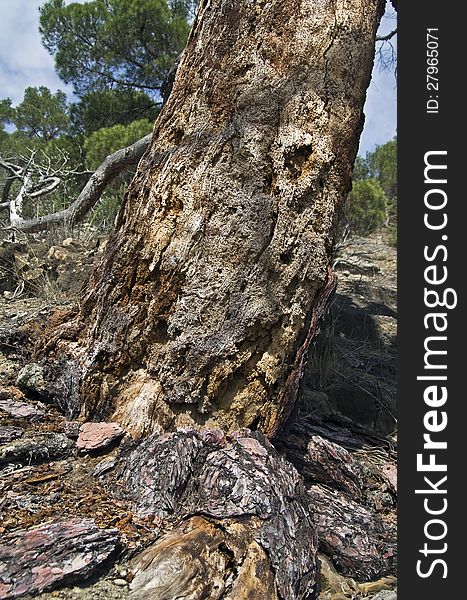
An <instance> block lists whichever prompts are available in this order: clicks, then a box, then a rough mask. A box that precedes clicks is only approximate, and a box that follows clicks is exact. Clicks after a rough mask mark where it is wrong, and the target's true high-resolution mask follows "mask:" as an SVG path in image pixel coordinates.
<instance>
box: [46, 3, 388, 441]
mask: <svg viewBox="0 0 467 600" xmlns="http://www.w3.org/2000/svg"><path fill="white" fill-rule="evenodd" d="M234 4H235V6H234V5H233V4H232V3H231V2H230V0H220V2H219V3H216V10H214V5H212V4H211V3H210V2H205V3H202V4H201V5H200V10H199V13H198V17H197V19H196V22H195V25H194V28H193V31H192V33H191V35H190V39H189V42H188V46H187V50H186V51H185V52H184V53H183V55H182V57H181V60H180V65H179V68H178V70H177V74H176V77H175V81H174V85H173V89H172V93H171V94H170V97H169V99H168V101H167V103H166V105H165V106H164V108H163V110H162V112H161V114H160V116H159V118H158V120H157V122H156V124H155V128H154V134H153V138H152V142H151V147H150V148H149V150H148V152H147V153H146V154H145V156H144V157H143V160H142V161H141V163H140V165H139V169H138V172H137V174H136V177H135V179H134V181H133V183H132V185H131V187H130V190H129V192H128V193H127V194H126V197H125V201H124V204H123V206H122V209H121V211H120V213H119V216H118V219H117V228H116V232H115V235H114V238H113V241H111V242H110V243H109V244H108V247H107V249H106V255H105V258H104V259H103V262H102V264H101V266H100V267H99V268H98V269H97V270H96V272H95V274H94V276H93V278H92V279H91V282H90V285H89V287H88V290H87V296H86V298H85V300H84V302H83V304H82V306H81V311H80V314H79V315H78V317H77V318H76V319H75V321H74V323H75V324H76V322H78V323H79V327H76V325H75V326H73V325H72V326H70V327H69V328H68V333H66V332H64V334H63V338H62V339H61V340H59V341H60V343H59V344H58V346H57V351H58V353H63V354H64V355H66V356H69V355H70V356H73V354H75V355H76V361H77V362H78V363H80V364H81V366H82V377H81V381H82V385H81V390H80V397H81V401H82V402H84V403H85V416H86V417H87V418H89V419H92V418H104V417H105V418H111V420H117V421H118V420H119V419H121V422H122V424H123V425H124V427H125V428H126V429H128V430H130V431H132V433H134V434H135V435H137V436H140V435H141V434H142V433H144V434H147V433H148V432H151V431H156V430H157V429H158V427H162V428H170V429H173V428H176V427H183V426H184V427H196V426H197V427H222V428H224V429H225V430H235V429H237V428H238V427H244V426H250V427H253V428H255V427H258V428H263V430H264V431H267V432H268V434H269V435H271V436H275V435H276V434H277V432H278V430H279V428H280V427H281V426H282V425H283V423H284V421H285V420H286V418H287V416H288V415H289V413H290V411H291V409H292V405H293V400H294V397H295V394H296V389H297V386H298V382H299V380H300V376H301V371H302V368H303V361H304V360H305V355H306V351H307V349H308V347H309V345H310V343H311V339H312V337H313V336H314V334H315V330H316V328H317V323H318V319H319V318H320V315H321V314H322V313H323V311H324V310H325V307H326V301H327V299H328V296H329V295H330V293H331V287H332V285H333V284H332V282H331V278H332V276H331V275H329V274H328V275H327V278H328V281H327V283H326V284H325V288H324V289H323V290H322V291H321V292H318V289H319V288H320V287H321V286H322V284H323V282H324V280H325V278H326V269H327V264H328V263H329V256H330V253H331V249H332V239H333V227H334V224H335V220H336V212H337V210H338V207H339V206H340V204H341V203H342V200H343V198H344V197H345V195H346V193H347V191H348V186H349V181H350V179H349V174H350V172H351V165H352V163H353V160H354V158H355V153H356V147H357V146H356V142H357V137H358V132H359V128H360V126H361V119H362V107H363V101H364V92H365V89H366V87H367V85H368V82H369V79H370V75H371V69H372V62H373V52H374V35H375V31H376V27H377V23H378V21H379V17H380V13H381V7H382V2H380V1H379V0H378V1H377V0H352V6H351V7H350V6H349V4H348V2H347V0H336V2H312V1H311V0H288V1H287V2H279V1H278V0H277V1H273V2H269V3H261V2H254V3H252V2H249V1H248V2H247V1H246V0H239V1H238V2H236V3H234ZM310 8H312V9H313V10H310ZM357 33H358V36H357V35H356V34H357ZM227 47H228V48H229V51H228V52H227V51H226V48H227ZM176 142H178V144H177V143H176ZM317 293H318V294H319V297H316V294H317ZM310 304H311V305H312V306H313V309H312V310H313V311H314V312H313V313H312V314H311V315H308V312H309V307H310ZM308 319H309V325H307V324H306V323H307V320H308ZM73 327H74V328H73ZM304 327H305V328H307V331H306V332H304V331H303V329H304ZM77 330H78V331H79V333H78V334H77V336H76V337H75V338H73V334H72V332H76V331H77ZM303 336H304V337H303ZM70 337H71V338H73V339H72V341H71V342H70ZM67 338H68V339H67ZM53 359H54V357H53Z"/></svg>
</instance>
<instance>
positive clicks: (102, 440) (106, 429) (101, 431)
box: [76, 422, 125, 452]
mask: <svg viewBox="0 0 467 600" xmlns="http://www.w3.org/2000/svg"><path fill="white" fill-rule="evenodd" d="M124 433H125V431H124V430H123V429H122V428H121V427H120V425H118V423H92V422H88V423H84V424H83V425H81V427H80V431H79V436H78V441H77V443H76V445H77V448H78V450H81V451H83V452H92V451H95V450H103V449H104V448H107V447H108V446H110V445H111V444H112V443H113V442H115V441H117V440H118V439H119V438H121V437H123V435H124Z"/></svg>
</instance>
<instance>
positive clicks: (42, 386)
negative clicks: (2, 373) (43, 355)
mask: <svg viewBox="0 0 467 600" xmlns="http://www.w3.org/2000/svg"><path fill="white" fill-rule="evenodd" d="M16 385H17V386H18V387H19V388H20V390H23V391H25V392H32V393H33V394H37V395H38V396H40V397H43V396H45V395H46V393H47V385H46V382H45V378H44V367H43V366H42V365H40V364H38V363H29V364H28V365H26V366H24V367H23V368H22V369H21V371H20V372H19V373H18V378H17V379H16Z"/></svg>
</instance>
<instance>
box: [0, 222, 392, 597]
mask: <svg viewBox="0 0 467 600" xmlns="http://www.w3.org/2000/svg"><path fill="white" fill-rule="evenodd" d="M105 243H106V239H105V238H100V239H97V238H96V237H89V238H87V239H86V240H84V241H83V240H79V239H74V238H73V237H63V239H60V238H57V239H56V240H54V241H53V243H51V241H50V240H48V241H47V240H35V241H31V240H29V241H26V240H22V241H17V242H3V244H2V245H1V247H0V294H1V295H0V488H1V493H0V511H1V518H0V534H1V536H2V539H3V541H2V542H1V544H0V599H1V598H13V597H20V596H21V597H25V598H27V597H34V598H41V599H44V600H45V599H46V598H47V599H51V598H67V599H70V600H71V599H76V600H82V599H85V598H89V599H91V598H92V599H99V598H102V599H104V598H105V599H113V598H115V599H117V598H122V599H123V598H127V597H128V598H129V597H131V596H130V587H131V581H132V577H133V572H132V560H133V557H134V556H136V555H137V554H138V553H139V552H140V551H141V550H142V549H143V548H145V547H147V546H148V545H149V544H151V543H152V542H154V540H155V539H156V538H157V537H158V535H159V530H158V524H157V522H155V521H154V518H153V517H151V516H147V517H146V516H144V515H143V514H142V513H141V511H138V510H137V509H136V506H135V502H134V501H132V499H131V498H129V497H126V496H125V494H119V493H118V490H117V493H116V489H117V487H118V485H119V482H118V477H117V478H116V479H115V478H113V476H112V474H113V473H118V461H119V459H120V458H121V456H122V455H125V453H128V452H129V450H130V449H131V444H132V441H131V440H130V439H128V438H127V436H126V435H125V432H123V431H121V430H120V429H119V428H118V426H116V425H114V424H108V425H107V426H103V425H99V426H97V425H90V424H86V425H83V424H80V423H77V422H75V421H70V420H67V419H66V418H65V417H64V416H63V415H62V414H61V412H60V411H59V410H58V409H57V407H56V406H54V405H53V404H50V402H49V400H50V394H49V393H48V390H47V384H46V382H45V381H44V380H43V379H44V378H43V373H42V371H41V367H40V365H37V366H36V365H34V364H33V363H31V358H30V354H31V350H32V348H33V345H34V343H35V340H36V339H37V337H38V336H39V335H41V334H42V333H43V331H44V329H45V327H46V324H47V323H50V321H52V322H53V321H54V320H59V319H62V318H63V315H64V314H65V313H66V311H67V310H69V308H70V307H71V306H72V305H73V303H74V302H76V298H77V297H78V295H79V291H80V288H81V286H82V285H83V283H84V281H85V280H86V277H87V275H88V273H89V271H90V269H91V268H92V265H93V264H94V262H95V261H96V260H97V259H98V257H99V254H100V253H101V251H102V248H103V247H104V246H105ZM335 269H336V271H337V272H338V275H339V285H338V290H337V295H336V298H335V300H334V303H333V306H332V309H331V313H330V315H329V317H328V319H327V321H326V323H325V324H324V325H323V327H322V333H321V335H320V338H319V340H318V342H317V344H316V346H315V348H314V350H313V352H312V356H311V358H310V361H309V363H308V366H307V371H306V374H305V377H304V382H303V385H302V390H301V397H300V402H299V405H298V408H297V411H296V414H295V415H294V418H295V419H296V420H297V423H298V427H299V426H300V423H301V420H307V423H308V422H312V423H313V424H314V426H315V427H318V428H319V427H327V428H328V429H329V430H333V431H336V432H338V434H336V435H337V436H341V438H342V439H344V438H345V435H346V434H345V432H356V433H357V434H359V435H360V436H362V438H361V439H368V440H369V444H370V445H369V446H368V447H365V448H362V447H360V448H358V449H356V448H353V449H352V448H351V447H348V450H349V451H350V453H351V454H352V460H357V461H360V462H362V461H363V463H364V464H365V465H366V466H368V465H370V466H371V465H373V464H376V463H377V464H378V465H379V467H381V468H382V469H384V470H385V474H384V477H383V478H382V479H381V478H380V479H378V482H377V485H374V486H373V489H372V490H371V494H372V500H371V502H372V503H373V504H375V505H376V506H377V507H379V508H378V510H380V511H381V514H382V515H383V518H384V519H386V521H387V522H388V523H390V524H391V526H395V521H394V520H395V497H396V493H397V483H396V481H395V446H396V440H397V435H396V418H395V360H396V353H395V344H396V253H395V249H394V248H392V247H391V246H390V245H389V244H388V243H387V242H386V240H385V237H384V235H383V234H379V235H375V236H373V237H371V238H366V239H357V240H355V239H354V240H351V241H350V242H348V243H347V244H346V245H345V246H344V247H342V248H341V249H340V251H339V253H338V255H337V258H336V260H335ZM342 432H344V434H343V433H342ZM349 435H350V434H349ZM365 436H366V437H365ZM339 439H340V438H339ZM348 439H350V438H348ZM332 442H335V440H332ZM371 443H373V445H372V446H371ZM343 446H346V444H345V443H344V442H343ZM347 446H349V445H348V444H347ZM350 446H351V444H350ZM368 468H369V467H368ZM109 474H110V475H109ZM383 480H384V481H385V482H386V483H384V484H382V483H381V482H382V481H383ZM368 493H369V494H370V492H368ZM57 524H58V525H57ZM18 539H20V540H22V542H21V544H18V543H16V542H15V540H18ZM25 540H26V542H27V543H26V544H25ZM25 548H26V550H27V552H25ZM15 552H16V553H17V554H15ZM28 552H29V553H30V554H28ZM37 556H39V558H37ZM31 557H33V558H31ZM41 557H42V558H41ZM31 560H32V563H31ZM36 560H37V562H36V563H35V562H34V561H36ZM28 561H29V563H28ZM12 563H14V564H16V565H17V572H16V574H15V573H12V572H11V566H8V565H11V564H12ZM23 563H24V564H23ZM320 563H321V592H320V598H321V599H322V600H344V599H345V598H361V597H372V598H374V600H394V599H395V598H396V592H395V579H394V577H391V576H385V577H382V578H378V579H377V580H376V581H373V582H367V583H363V584H362V583H357V582H356V581H355V580H354V579H352V578H349V577H343V576H341V575H339V574H338V573H337V571H336V569H335V568H334V566H333V564H332V562H331V561H330V560H329V558H326V557H325V556H324V555H321V558H320ZM31 564H33V565H35V568H32V569H31ZM47 564H49V566H48V567H47ZM50 564H53V565H54V566H53V568H52V567H50ZM5 565H7V567H5ZM12 577H16V578H20V579H21V578H22V580H21V581H22V583H21V585H19V586H18V585H16V586H15V591H14V592H13V591H12V587H11V585H10V580H11V578H12ZM21 586H22V587H21ZM64 586H65V587H64ZM54 588H56V589H54ZM42 589H51V591H49V592H45V593H39V592H40V590H42ZM28 592H29V596H28Z"/></svg>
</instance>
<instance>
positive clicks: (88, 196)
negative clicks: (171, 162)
mask: <svg viewBox="0 0 467 600" xmlns="http://www.w3.org/2000/svg"><path fill="white" fill-rule="evenodd" d="M150 139H151V135H147V136H145V137H144V138H142V139H140V140H138V141H137V142H135V143H134V144H132V145H131V146H128V147H127V148H122V149H120V150H117V152H114V154H111V155H109V156H107V157H106V159H105V160H104V161H103V162H102V164H101V165H100V166H99V167H98V168H97V169H96V170H95V171H94V173H93V174H92V175H91V177H90V178H89V180H88V182H87V183H86V185H85V186H84V188H83V189H82V191H81V193H80V194H79V196H78V197H77V198H76V200H75V201H74V202H73V203H72V204H70V206H68V208H66V209H64V210H61V211H58V212H55V213H51V214H48V215H44V216H42V217H38V218H36V219H24V218H23V211H22V208H23V204H24V200H25V199H26V198H37V197H39V196H43V195H46V194H50V193H51V192H52V191H54V190H55V189H56V188H57V187H58V186H59V185H60V183H61V181H62V179H63V176H64V175H65V174H66V175H70V174H72V173H73V174H82V172H81V173H78V171H63V170H62V171H60V169H55V170H52V169H51V167H50V164H49V165H47V166H46V167H43V168H42V171H41V170H40V169H38V168H37V165H36V166H35V174H36V175H37V174H38V175H39V176H38V177H37V178H36V181H35V182H33V177H32V173H31V164H32V162H31V161H30V162H29V163H28V164H27V165H26V166H24V167H21V166H18V165H15V164H13V163H11V162H9V161H6V160H4V159H3V158H1V157H0V166H1V167H3V168H4V169H6V170H7V171H8V172H9V173H10V175H11V177H13V178H15V179H18V180H19V181H21V182H22V186H21V189H20V191H19V193H18V194H17V195H16V197H15V198H13V199H11V200H10V201H9V202H8V203H6V202H4V203H2V204H1V205H0V208H2V207H3V208H5V207H6V206H5V205H8V206H9V208H10V227H9V228H11V229H17V230H20V231H24V232H27V233H35V232H38V231H42V230H44V229H49V228H50V227H52V226H56V225H59V224H62V223H65V222H66V223H69V224H71V225H73V224H76V223H78V222H79V221H81V220H82V219H83V218H84V217H85V216H86V215H87V213H88V212H89V211H90V210H91V209H92V208H93V206H95V205H96V204H97V202H98V201H99V199H100V197H101V195H102V193H103V191H104V190H105V188H106V187H107V186H108V185H109V183H111V181H113V180H114V179H115V178H116V177H117V176H118V175H119V174H120V173H121V172H122V171H124V170H125V169H128V168H129V167H132V166H135V165H136V164H137V163H138V162H139V160H140V158H141V157H142V156H143V154H144V152H145V151H146V149H147V148H148V147H149V142H150ZM32 160H33V157H32ZM63 166H64V165H63V164H62V167H63Z"/></svg>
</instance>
